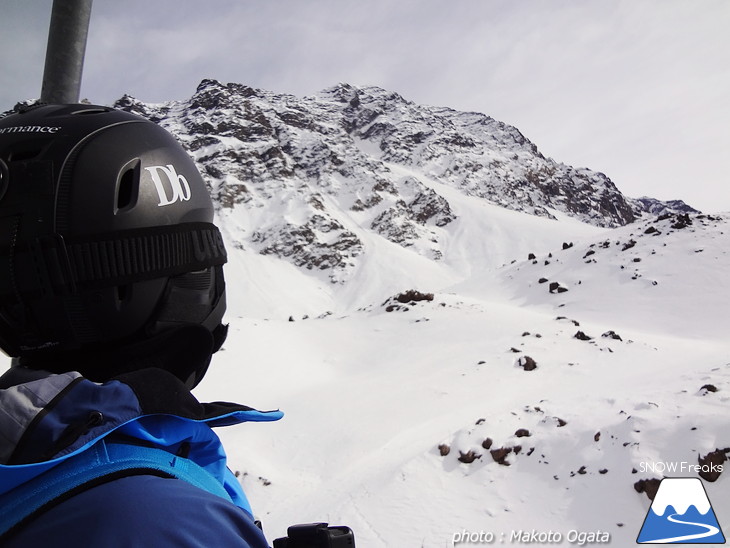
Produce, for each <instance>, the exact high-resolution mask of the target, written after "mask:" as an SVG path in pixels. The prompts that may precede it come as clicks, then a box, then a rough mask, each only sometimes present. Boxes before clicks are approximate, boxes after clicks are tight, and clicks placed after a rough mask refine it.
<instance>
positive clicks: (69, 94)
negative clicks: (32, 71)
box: [41, 0, 92, 104]
mask: <svg viewBox="0 0 730 548" xmlns="http://www.w3.org/2000/svg"><path fill="white" fill-rule="evenodd" d="M91 2H92V0H53V10H52V12H51V26H50V29H49V31H48V46H47V47H46V65H45V68H44V71H43V87H42V88H41V101H43V102H45V103H58V104H65V103H78V101H79V93H80V90H81V73H82V71H83V68H84V54H85V52H86V37H87V35H88V32H89V19H90V17H91Z"/></svg>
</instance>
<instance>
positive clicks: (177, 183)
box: [145, 164, 191, 207]
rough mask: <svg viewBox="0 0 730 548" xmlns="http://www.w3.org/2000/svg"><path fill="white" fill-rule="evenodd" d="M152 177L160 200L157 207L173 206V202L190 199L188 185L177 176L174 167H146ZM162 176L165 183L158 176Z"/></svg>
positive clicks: (170, 165) (183, 179)
mask: <svg viewBox="0 0 730 548" xmlns="http://www.w3.org/2000/svg"><path fill="white" fill-rule="evenodd" d="M145 169H146V170H147V171H149V173H150V175H151V176H152V182H153V183H154V184H155V189H156V190H157V195H158V196H159V198H160V203H159V204H157V205H158V206H159V207H162V206H166V205H170V204H174V203H175V202H187V201H188V200H189V199H190V196H191V193H190V184H189V183H188V180H187V179H186V178H185V177H183V176H182V175H178V173H177V171H175V166H173V165H172V164H167V165H166V166H152V167H146V168H145ZM161 173H162V174H164V175H165V177H164V179H167V182H166V183H164V182H163V177H161V176H160V174H161Z"/></svg>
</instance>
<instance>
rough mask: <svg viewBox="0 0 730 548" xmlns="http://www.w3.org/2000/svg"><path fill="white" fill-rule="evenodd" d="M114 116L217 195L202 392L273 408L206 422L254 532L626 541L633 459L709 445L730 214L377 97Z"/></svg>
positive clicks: (723, 497)
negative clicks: (158, 130)
mask: <svg viewBox="0 0 730 548" xmlns="http://www.w3.org/2000/svg"><path fill="white" fill-rule="evenodd" d="M118 106H119V107H122V108H127V109H129V110H133V111H135V112H139V113H141V114H143V115H145V116H148V117H149V118H151V119H153V120H155V121H157V122H159V123H160V124H161V125H163V126H164V127H166V128H168V129H169V130H170V131H172V132H173V133H175V134H176V135H177V136H178V138H179V139H180V140H181V141H182V142H183V144H184V145H185V146H186V147H187V148H188V150H189V151H190V152H191V154H192V155H193V156H194V157H195V159H196V161H197V162H198V164H199V166H200V167H201V170H202V171H203V172H204V174H205V176H206V178H207V181H208V182H209V184H210V186H211V190H212V193H213V195H214V197H215V199H216V203H217V205H218V209H217V215H218V222H219V224H220V226H221V229H222V231H223V233H224V237H225V239H226V242H227V246H228V249H229V256H230V261H229V264H228V265H227V267H226V279H227V285H228V297H229V311H228V315H227V318H228V321H229V322H230V324H231V328H230V335H229V339H228V341H227V342H226V344H225V346H224V348H223V350H222V351H221V352H220V353H219V354H218V355H217V356H216V357H215V358H214V363H213V365H212V367H211V369H210V371H209V374H208V376H207V377H206V379H205V380H204V382H203V383H202V384H201V385H200V386H199V387H198V389H197V395H198V397H199V398H200V399H201V400H232V401H240V402H243V403H247V404H249V405H252V406H255V407H258V408H262V409H264V408H275V407H278V408H281V409H282V410H283V411H284V412H285V413H286V416H285V418H284V419H283V420H282V421H280V422H279V423H276V424H267V425H263V424H252V425H248V426H243V427H239V428H232V429H222V430H221V436H222V437H223V439H224V442H225V443H226V446H227V449H228V451H229V454H230V465H231V467H232V468H233V469H234V470H237V471H239V472H240V477H241V480H242V482H243V483H244V485H245V487H246V490H247V492H248V493H249V496H250V499H251V502H252V504H253V506H254V509H255V511H256V513H257V514H258V516H259V517H260V518H261V519H262V521H263V523H264V528H265V530H266V532H267V535H268V536H269V538H271V539H273V538H276V537H277V536H281V535H283V534H284V533H285V530H286V527H287V526H288V525H291V524H293V523H296V522H306V521H319V520H323V521H330V522H333V523H342V524H347V525H350V526H351V527H352V528H353V529H354V530H355V532H356V536H357V545H358V546H361V547H368V548H371V547H372V548H377V547H398V548H401V547H411V546H414V547H416V546H428V547H430V546H435V547H439V546H451V545H452V544H453V542H452V541H453V540H454V539H455V538H456V537H455V535H457V534H459V533H462V532H470V533H479V532H485V533H493V534H494V535H495V537H494V543H495V544H500V543H501V540H502V539H503V540H504V541H505V544H510V543H511V544H519V543H524V542H523V538H522V537H521V536H520V535H521V534H522V533H528V534H529V533H532V532H533V531H534V532H536V533H549V532H550V531H553V532H556V533H560V534H561V535H562V544H567V543H568V538H567V535H568V532H569V531H571V530H574V531H576V532H577V533H576V535H577V534H578V533H581V534H584V537H581V538H583V540H586V539H587V538H588V537H587V535H588V534H589V533H591V532H593V534H594V537H593V538H594V539H599V538H604V537H602V536H599V535H598V533H596V531H599V530H600V531H601V534H604V533H606V534H608V535H609V536H610V538H611V540H612V545H613V546H630V545H633V544H634V541H635V539H636V535H637V534H638V531H639V529H640V527H641V523H642V521H643V519H644V516H645V515H646V512H647V510H648V508H649V505H650V499H649V498H648V497H647V496H646V493H645V492H646V491H647V490H648V491H649V492H651V491H652V489H655V488H656V485H655V482H652V481H650V480H653V479H658V478H660V477H661V471H658V470H657V469H656V467H654V468H652V469H649V466H650V465H653V464H656V463H675V464H682V463H687V464H692V465H693V464H696V463H697V462H698V459H699V458H703V459H704V458H705V457H706V458H710V459H714V461H719V462H722V459H724V458H725V452H726V451H725V448H727V447H730V439H728V437H729V435H728V434H727V432H728V420H727V418H726V417H727V411H726V410H727V403H728V393H730V392H729V391H730V359H728V354H729V353H730V352H729V351H730V343H728V342H727V333H728V331H729V328H730V321H729V320H728V319H727V313H726V311H727V310H728V305H730V302H729V301H730V287H728V283H727V281H726V274H725V273H726V272H728V269H730V257H728V255H727V251H726V250H727V249H729V248H730V245H729V244H730V241H728V240H729V236H728V229H730V224H729V222H730V217H727V216H707V215H699V214H697V212H695V211H693V210H692V209H691V208H689V207H688V206H686V204H684V203H682V202H672V203H660V202H657V201H656V200H652V199H649V198H642V199H639V200H635V199H631V198H627V197H625V196H623V194H621V192H620V191H619V190H618V189H617V188H616V187H615V185H614V184H613V183H612V182H611V180H610V179H609V178H608V177H606V176H605V175H603V174H600V173H596V172H593V171H590V170H588V169H582V168H581V169H577V168H573V167H571V166H565V165H564V164H560V163H558V162H556V161H554V160H552V159H549V158H545V157H543V156H542V155H541V154H540V153H539V150H538V149H537V147H536V146H535V145H534V144H533V143H531V142H530V141H529V140H527V139H526V138H525V137H524V136H523V135H522V134H521V133H520V132H519V131H518V130H517V129H516V128H513V127H511V126H508V125H506V124H503V123H501V122H498V121H495V120H493V119H491V118H489V117H488V116H485V115H482V114H475V113H460V112H455V111H452V110H450V109H445V108H436V107H424V106H419V105H415V104H413V103H411V102H409V101H407V100H405V99H403V98H402V97H400V96H398V95H397V94H393V93H390V92H387V91H385V90H381V89H379V88H354V87H352V86H347V85H340V86H336V87H335V88H332V89H330V90H327V91H325V92H322V93H321V94H319V95H318V96H316V97H310V98H303V99H302V98H297V97H292V96H284V95H277V94H273V93H270V92H265V91H262V90H254V89H251V88H248V87H246V86H241V85H237V84H227V85H223V84H220V83H218V82H215V81H204V82H203V83H202V84H201V86H200V87H199V89H198V91H197V92H196V94H195V95H194V96H193V97H192V98H191V99H190V100H189V101H184V102H172V103H165V104H160V105H148V104H144V103H141V102H139V101H137V100H135V99H133V98H131V97H125V98H123V99H122V100H120V101H119V102H118ZM656 215H659V217H656ZM717 449H720V451H719V452H718V451H716V450H717ZM708 455H711V456H709V457H708ZM463 461H471V462H463ZM703 462H704V461H703ZM684 475H690V476H695V477H696V473H695V472H687V473H686V474H684ZM712 479H714V480H716V481H714V482H710V483H706V489H707V492H708V495H709V497H710V500H711V501H712V503H713V506H714V509H715V513H716V514H717V516H718V519H719V520H720V522H721V523H722V520H723V519H730V495H728V493H729V492H730V491H728V489H727V485H726V482H727V481H728V479H727V473H725V474H722V475H720V477H719V478H712ZM639 491H642V492H639ZM515 534H517V536H516V537H515V536H514V535H515ZM502 535H504V536H502ZM552 538H553V539H554V538H555V537H554V536H553V537H552ZM528 540H529V538H528ZM575 540H576V542H578V537H576V538H575ZM531 544H532V545H546V543H543V542H541V541H539V542H532V543H531ZM551 544H552V545H554V544H556V543H551Z"/></svg>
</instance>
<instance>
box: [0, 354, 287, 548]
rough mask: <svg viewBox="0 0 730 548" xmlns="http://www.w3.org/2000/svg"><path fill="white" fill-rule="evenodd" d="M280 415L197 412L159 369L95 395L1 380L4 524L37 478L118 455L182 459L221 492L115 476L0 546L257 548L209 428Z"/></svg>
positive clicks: (96, 387)
mask: <svg viewBox="0 0 730 548" xmlns="http://www.w3.org/2000/svg"><path fill="white" fill-rule="evenodd" d="M281 416H282V414H281V412H279V411H270V412H261V411H256V410H255V409H251V408H249V407H245V406H241V405H237V404H230V403H222V402H216V403H210V404H201V403H199V402H198V401H197V400H196V399H195V398H194V397H193V396H192V394H190V392H189V391H188V390H187V389H186V388H185V386H184V385H183V384H182V383H181V382H180V381H179V380H178V379H177V378H176V377H174V376H173V375H171V374H170V373H167V372H166V371H163V370H161V369H146V370H142V371H136V372H133V373H128V374H125V375H122V376H120V377H117V378H116V379H114V380H112V381H109V382H106V383H104V384H97V383H93V382H91V381H89V380H87V379H85V378H84V377H82V376H81V375H80V374H78V373H64V374H61V375H51V374H48V373H41V372H35V371H30V370H23V369H18V368H13V369H11V370H10V371H9V372H8V373H6V374H5V375H4V376H3V377H2V378H0V515H2V514H5V513H7V509H8V508H9V507H11V506H12V505H13V504H12V502H13V500H17V498H18V493H25V492H26V491H28V489H27V486H29V485H31V486H32V485H34V482H38V481H44V480H43V478H44V473H46V472H48V474H46V476H48V475H49V474H53V470H61V469H63V467H66V468H69V467H71V468H73V466H74V464H75V463H76V462H77V461H78V460H79V459H81V458H84V457H89V456H91V457H92V458H94V455H95V454H96V453H99V454H102V453H103V454H107V453H106V449H105V448H107V447H110V448H113V447H117V446H120V445H121V446H124V447H128V446H136V445H140V446H145V447H151V448H156V449H162V450H164V451H166V452H167V453H169V454H170V459H171V461H174V460H175V458H177V457H179V458H180V459H181V460H189V461H191V462H192V463H194V464H195V465H196V466H199V467H202V468H203V469H204V470H205V471H206V472H207V473H208V474H209V476H211V477H212V478H214V480H215V481H214V483H216V487H217V488H218V489H221V488H222V489H221V496H218V495H216V494H212V493H211V492H209V491H207V490H204V489H201V488H199V487H197V486H195V485H193V484H192V483H189V482H187V481H183V480H180V479H172V478H170V476H166V475H164V474H160V475H156V474H154V473H148V472H147V471H144V470H142V471H136V472H134V471H133V472H127V471H125V472H121V473H119V474H116V475H113V476H108V477H105V478H104V479H103V480H99V481H97V482H95V483H94V484H92V485H91V486H88V485H86V486H84V488H83V489H79V490H78V491H79V492H72V493H68V494H67V495H66V496H64V497H61V498H60V499H58V500H57V501H55V502H54V503H53V505H51V506H50V507H47V508H45V507H44V508H43V509H41V510H40V511H39V512H37V513H36V514H35V515H33V516H32V518H31V519H30V520H28V521H27V522H23V523H21V525H20V526H18V527H16V528H15V529H14V530H13V531H11V534H10V535H9V537H8V538H5V539H3V542H2V546H4V547H8V548H15V547H20V546H24V547H27V546H44V547H49V548H51V547H59V548H60V547H67V546H68V547H72V546H73V547H81V546H83V547H96V546H99V547H104V548H115V547H119V548H121V547H125V548H127V547H134V546H140V547H142V546H150V547H155V548H168V547H169V548H172V547H175V548H193V547H201V548H202V547H229V546H230V547H239V548H265V547H267V546H268V545H267V543H266V539H265V538H264V536H263V533H262V532H261V530H260V529H259V528H258V527H257V526H256V525H255V524H254V521H253V517H252V514H251V509H250V507H249V505H248V501H247V500H246V497H245V495H244V493H243V491H242V489H241V486H240V484H239V482H238V480H237V479H236V478H235V477H234V475H233V474H232V473H231V472H230V470H228V468H227V467H226V457H225V453H224V451H223V448H222V446H221V443H220V440H219V439H218V437H217V436H216V434H215V432H214V431H213V430H212V428H213V427H217V426H228V425H232V424H238V423H241V422H246V421H254V422H261V421H273V420H278V419H279V418H281ZM95 452H96V453H95ZM109 454H113V453H112V452H109ZM49 471H50V472H49ZM24 489H25V491H24Z"/></svg>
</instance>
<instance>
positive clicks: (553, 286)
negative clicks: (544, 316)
mask: <svg viewBox="0 0 730 548" xmlns="http://www.w3.org/2000/svg"><path fill="white" fill-rule="evenodd" d="M548 289H549V290H550V293H565V292H566V291H568V288H567V287H565V286H564V285H562V284H561V283H560V282H550V285H549V286H548Z"/></svg>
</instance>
